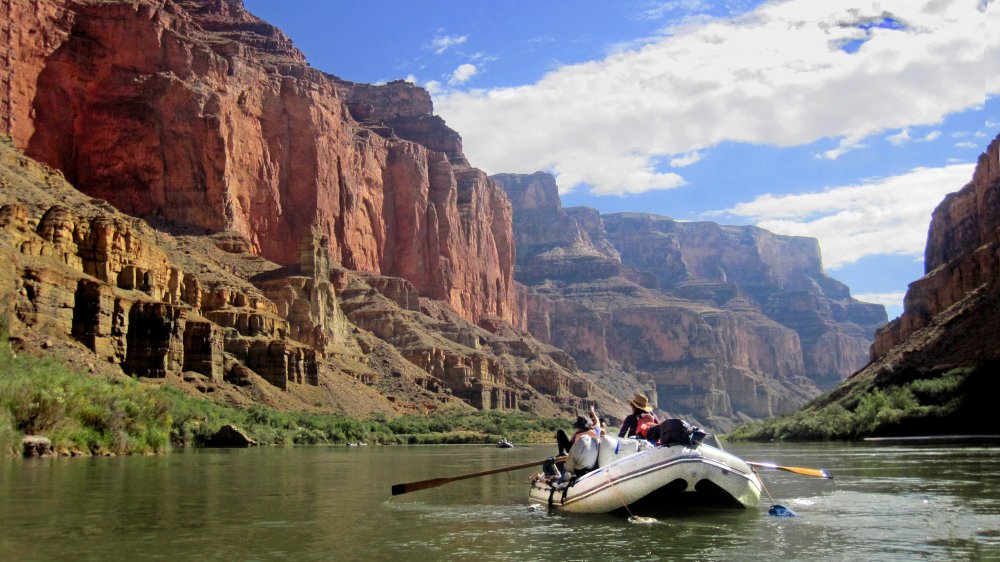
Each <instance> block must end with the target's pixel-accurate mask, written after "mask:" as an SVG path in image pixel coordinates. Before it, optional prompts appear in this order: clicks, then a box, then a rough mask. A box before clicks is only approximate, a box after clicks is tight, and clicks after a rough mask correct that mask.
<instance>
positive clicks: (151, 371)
mask: <svg viewBox="0 0 1000 562" xmlns="http://www.w3.org/2000/svg"><path fill="white" fill-rule="evenodd" d="M323 238H324V235H323V234H322V233H321V232H320V231H318V230H317V231H314V232H311V233H307V234H306V235H304V237H303V239H302V240H301V241H300V243H299V246H298V251H297V252H296V256H297V257H296V262H295V263H293V264H291V265H281V264H276V263H273V262H270V261H268V260H266V259H264V258H261V257H260V256H258V255H255V254H253V253H251V252H249V251H248V250H249V249H250V247H251V244H250V242H249V241H248V240H247V239H245V238H244V237H242V236H241V235H239V234H238V233H236V232H232V231H227V232H222V233H216V234H212V235H205V234H178V233H176V232H174V233H170V232H165V231H163V230H157V229H154V228H152V227H151V226H149V225H148V224H147V223H146V222H145V221H143V220H142V219H139V218H135V217H131V216H128V215H125V214H123V213H121V212H119V211H118V210H116V209H114V208H113V207H112V206H111V205H109V204H108V203H107V202H105V201H103V200H100V199H93V198H90V197H88V196H86V195H85V194H83V193H81V192H79V191H77V190H75V189H73V188H72V186H70V185H69V184H68V183H67V182H66V181H65V180H64V179H63V178H62V176H61V174H60V173H59V172H57V171H54V170H52V169H50V168H47V167H46V166H44V165H42V164H39V163H37V162H35V161H33V160H31V159H30V158H28V157H26V156H24V155H23V153H21V152H19V151H18V150H17V149H16V148H15V147H13V146H12V144H11V142H10V141H9V139H3V138H2V137H0V263H2V264H3V268H2V269H0V315H2V317H3V320H4V321H5V325H4V329H5V330H6V333H7V334H8V336H9V337H10V340H11V342H12V343H13V345H14V347H15V348H16V349H18V350H21V349H27V350H35V351H43V350H48V353H52V352H54V351H55V352H57V353H58V354H59V355H60V356H62V358H63V359H65V360H69V361H71V362H72V363H73V364H74V365H76V366H77V367H78V368H81V369H82V370H89V371H91V372H95V373H96V372H101V373H105V374H107V375H109V376H115V375H116V374H118V375H121V374H126V375H131V376H134V377H141V378H144V379H146V380H147V381H155V382H159V381H167V382H169V383H171V384H176V385H178V386H180V387H182V388H186V389H188V390H189V391H191V392H197V393H202V394H206V395H213V396H219V397H220V398H221V399H225V400H227V401H229V402H234V403H238V404H244V405H248V404H253V403H260V402H264V403H268V404H271V405H273V406H275V407H280V408H290V409H296V410H315V409H320V410H327V411H335V412H339V413H347V414H350V415H355V416H366V415H370V414H372V413H375V412H378V413H383V414H399V413H411V414H412V413H425V412H430V411H434V410H436V409H438V408H439V407H445V406H449V407H452V408H454V407H472V408H478V409H491V410H513V411H523V412H534V413H536V414H539V415H542V416H546V417H548V416H553V415H560V414H562V415H565V414H569V413H574V412H577V411H582V410H583V409H585V408H586V404H587V402H598V403H601V404H602V405H603V407H602V408H603V410H604V411H605V412H607V413H609V414H611V415H616V416H623V415H624V407H623V406H622V405H621V404H620V403H619V402H618V401H617V400H616V399H615V398H614V397H612V396H610V395H609V394H608V393H606V392H605V391H604V390H603V389H601V388H597V387H596V386H595V385H594V384H593V383H592V382H591V381H590V380H589V379H587V378H586V377H584V376H582V375H581V373H580V372H579V371H578V369H577V367H576V364H575V362H574V360H573V359H572V357H570V356H569V355H568V354H567V353H566V352H564V351H562V350H559V349H556V348H554V347H552V346H550V345H546V344H544V343H542V342H539V341H537V340H536V339H534V338H533V337H532V336H531V335H530V334H528V333H527V332H524V331H522V330H519V329H517V328H515V327H513V326H512V325H510V324H509V323H506V322H504V321H502V320H499V319H497V318H495V317H490V319H488V320H484V321H483V323H484V324H485V325H486V326H487V327H489V328H490V330H487V329H484V328H482V327H480V326H477V325H476V324H474V323H471V322H469V321H468V320H466V319H465V318H463V317H462V316H461V315H459V314H458V313H457V312H455V311H454V310H452V309H451V308H450V307H448V306H447V305H446V304H445V303H443V302H441V301H439V300H434V299H429V298H425V297H421V296H420V294H419V291H418V290H417V289H416V287H415V285H414V284H413V283H411V282H410V281H408V280H406V279H402V278H399V277H387V276H380V275H375V274H370V273H364V272H359V271H351V270H347V269H344V268H343V267H341V266H339V265H337V264H335V263H332V262H331V260H330V252H329V245H328V244H327V243H326V241H325V240H324V239H323Z"/></svg>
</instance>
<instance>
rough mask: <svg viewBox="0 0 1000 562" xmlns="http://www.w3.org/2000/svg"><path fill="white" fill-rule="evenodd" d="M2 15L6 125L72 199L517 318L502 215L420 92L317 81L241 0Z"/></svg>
mask: <svg viewBox="0 0 1000 562" xmlns="http://www.w3.org/2000/svg"><path fill="white" fill-rule="evenodd" d="M3 9H4V11H5V13H4V15H5V16H6V17H7V18H9V20H8V21H10V22H11V24H10V25H4V26H0V27H2V32H3V34H4V35H3V36H2V37H0V42H2V43H4V44H6V45H9V46H10V49H9V51H8V53H12V55H10V54H8V56H7V57H6V58H5V59H4V61H3V64H4V65H5V72H4V78H3V80H4V83H3V84H2V87H0V96H2V98H0V102H2V103H0V122H2V123H4V125H5V127H4V129H5V130H8V131H10V133H11V135H12V137H13V138H14V141H15V143H16V144H17V145H18V146H19V147H21V148H23V149H24V150H25V152H26V153H27V154H28V155H29V156H31V157H32V158H35V159H38V160H40V161H42V162H44V163H46V164H48V165H50V166H52V167H54V168H56V169H59V170H61V171H62V172H63V174H64V175H65V176H66V178H67V179H68V180H69V181H70V182H71V183H72V184H73V185H74V186H76V187H77V188H78V189H80V190H82V191H84V192H85V193H87V194H90V195H92V196H95V197H100V198H102V199H105V200H107V201H109V202H110V203H111V204H112V205H114V206H115V207H116V208H118V209H121V210H123V211H125V212H127V213H129V214H132V215H137V216H141V217H145V218H148V219H151V220H154V221H162V222H166V223H169V224H171V225H174V226H183V227H188V228H195V229H200V230H202V231H209V232H223V231H234V232H236V233H238V234H239V235H240V236H241V237H243V238H244V239H246V240H247V241H249V245H250V246H249V247H250V250H251V251H252V252H253V253H256V254H259V255H261V256H263V257H265V258H267V259H268V260H271V261H274V262H277V263H279V264H281V265H292V264H294V263H296V261H297V255H298V251H299V244H300V242H301V240H302V239H303V237H304V236H306V235H307V234H309V233H311V232H318V233H319V234H320V236H322V237H323V239H324V240H325V241H326V244H327V245H328V250H329V252H330V253H331V257H332V258H333V259H334V261H336V262H337V263H340V264H343V265H344V266H346V267H349V268H351V269H357V270H362V271H367V272H371V273H375V274H381V275H388V276H395V277H403V278H406V279H407V280H409V281H410V282H411V283H413V285H414V286H415V287H416V288H417V290H418V291H419V292H420V294H421V295H423V296H427V297H431V298H435V299H440V300H444V301H445V302H447V303H448V304H449V305H450V306H451V307H452V309H454V310H455V311H457V312H458V313H459V314H461V315H462V316H463V317H465V318H467V319H470V320H472V321H478V320H480V319H481V318H482V317H484V316H497V317H500V318H502V319H504V320H508V321H513V320H514V319H515V316H516V311H515V310H514V299H515V296H514V295H515V291H514V287H513V281H512V279H511V264H512V262H513V241H512V240H510V239H509V232H510V207H509V204H508V203H507V200H506V197H505V196H504V195H503V193H502V191H501V190H499V189H498V188H497V187H496V186H495V185H493V183H492V182H491V181H490V180H489V179H488V178H487V177H486V176H485V175H484V174H483V173H481V172H479V171H478V170H475V169H473V168H470V167H469V165H468V163H467V162H466V160H465V157H464V156H463V155H462V152H461V139H460V137H459V136H458V135H457V134H456V133H455V132H454V131H452V130H450V129H448V128H447V127H446V126H445V124H444V122H443V121H442V120H441V119H440V118H439V117H436V116H434V115H433V114H432V106H431V100H430V96H429V94H428V93H427V92H426V91H425V90H423V89H420V88H417V87H415V86H413V85H412V84H408V83H405V82H393V83H390V84H387V85H385V86H370V85H364V84H353V83H349V82H345V81H342V80H338V79H336V78H334V77H332V76H329V75H326V74H324V73H322V72H319V71H317V70H315V69H312V68H310V67H309V66H308V65H307V64H306V63H305V59H304V57H303V56H302V54H301V53H300V52H299V51H298V50H296V49H295V48H294V46H292V45H291V43H290V41H289V40H288V39H287V37H285V36H284V34H282V33H281V32H280V31H279V30H278V29H276V28H274V27H273V26H271V25H269V24H267V23H265V22H263V21H261V20H259V19H257V18H256V17H254V16H253V15H251V14H250V13H248V12H247V11H246V10H245V9H244V8H243V6H242V3H241V2H239V1H221V0H220V1H209V0H184V1H182V0H145V1H139V2H125V1H119V2H106V1H97V0H94V1H83V2H70V1H69V0H39V1H34V0H32V1H29V0H9V1H7V2H4V3H3Z"/></svg>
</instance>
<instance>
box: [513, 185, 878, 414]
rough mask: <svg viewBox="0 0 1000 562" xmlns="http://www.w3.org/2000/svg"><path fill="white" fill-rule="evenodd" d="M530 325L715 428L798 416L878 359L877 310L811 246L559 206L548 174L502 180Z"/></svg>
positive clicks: (587, 363)
mask: <svg viewBox="0 0 1000 562" xmlns="http://www.w3.org/2000/svg"><path fill="white" fill-rule="evenodd" d="M494 179H495V180H496V181H497V182H498V183H500V184H501V185H503V186H504V189H505V190H506V191H507V194H508V196H509V197H510V199H511V202H512V204H513V206H514V238H515V241H516V243H517V268H516V272H515V278H516V279H517V280H519V281H521V282H523V283H525V284H526V285H528V286H529V287H528V288H527V289H526V290H525V296H524V299H525V302H526V304H525V307H526V310H527V318H526V322H527V325H528V327H529V330H531V332H532V333H533V334H535V335H536V336H537V337H539V338H540V339H542V340H543V341H546V342H549V343H552V344H553V345H555V346H557V347H560V348H562V349H565V350H566V351H568V352H569V353H570V354H572V355H573V357H574V358H575V359H576V361H577V363H578V364H579V365H580V367H581V368H583V369H585V370H587V371H590V372H591V373H597V372H602V371H622V372H626V373H633V374H634V375H635V377H636V384H637V385H638V386H640V387H643V386H645V385H648V387H649V390H650V391H652V393H654V394H655V395H656V397H657V399H658V400H657V402H658V406H659V407H660V408H662V409H664V410H668V411H672V412H682V413H690V414H691V415H693V416H696V417H698V418H700V419H703V420H706V421H707V422H708V423H710V424H712V425H713V426H714V427H720V428H726V427H729V426H731V425H732V424H733V423H737V422H739V421H742V420H745V419H748V418H761V417H768V416H772V415H776V414H779V413H784V412H788V411H790V410H792V409H794V408H795V407H797V406H799V405H800V404H801V403H802V402H804V401H805V400H806V399H807V398H809V397H811V396H813V395H815V394H817V393H818V392H819V390H818V389H820V388H828V387H831V386H833V385H835V384H836V383H838V382H840V381H841V380H843V379H844V378H846V377H847V376H849V375H850V374H851V373H853V372H855V371H856V370H858V369H859V368H861V367H862V366H863V365H864V364H865V363H866V362H867V349H868V346H869V344H870V341H871V336H872V333H873V332H874V329H875V327H876V326H878V325H880V324H882V323H884V322H885V311H884V309H883V308H882V307H881V306H879V305H869V304H865V303H861V302H858V301H856V300H854V299H852V298H851V297H850V294H849V290H848V289H847V287H846V286H844V285H843V284H841V283H839V282H837V281H835V280H833V279H831V278H829V277H827V276H826V275H825V273H824V272H823V270H822V264H821V262H820V257H819V247H818V244H817V242H816V240H814V239H808V238H800V237H788V236H778V235H775V234H772V233H770V232H767V231H764V230H761V229H759V228H754V227H734V226H722V225H718V224H715V223H707V222H706V223H681V222H677V221H674V220H671V219H669V218H667V217H661V216H655V215H648V214H639V213H620V214H612V215H601V214H600V213H598V212H597V211H596V210H594V209H590V208H583V207H577V208H568V209H564V208H562V206H561V203H560V201H559V196H558V189H557V186H556V183H555V179H554V178H553V177H552V176H551V175H549V174H545V173H536V174H532V175H516V174H500V175H497V176H494Z"/></svg>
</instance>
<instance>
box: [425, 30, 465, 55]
mask: <svg viewBox="0 0 1000 562" xmlns="http://www.w3.org/2000/svg"><path fill="white" fill-rule="evenodd" d="M468 40H469V37H468V36H467V35H436V36H435V37H434V39H433V40H432V41H431V49H432V50H433V51H434V53H435V54H438V55H440V54H443V53H444V52H445V51H447V50H448V49H450V48H452V47H454V46H455V45H461V44H463V43H465V42H466V41H468Z"/></svg>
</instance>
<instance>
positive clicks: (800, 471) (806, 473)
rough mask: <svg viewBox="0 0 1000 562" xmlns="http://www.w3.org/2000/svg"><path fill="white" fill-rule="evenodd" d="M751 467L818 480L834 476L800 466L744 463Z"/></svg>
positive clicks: (823, 471)
mask: <svg viewBox="0 0 1000 562" xmlns="http://www.w3.org/2000/svg"><path fill="white" fill-rule="evenodd" d="M744 462H746V463H747V464H748V465H750V466H754V467H757V468H772V469H774V470H784V471H787V472H794V473H795V474H801V475H803V476H815V477H816V478H831V479H832V478H833V475H832V474H830V473H829V472H827V471H825V470H821V469H817V468H801V467H798V466H778V465H776V464H774V463H769V462H750V461H744Z"/></svg>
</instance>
